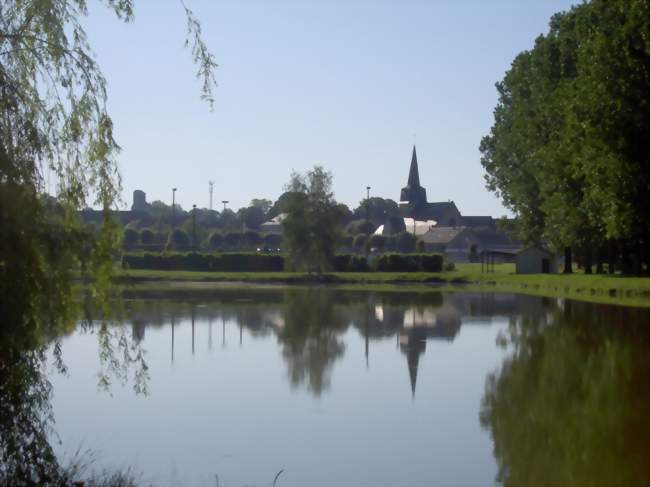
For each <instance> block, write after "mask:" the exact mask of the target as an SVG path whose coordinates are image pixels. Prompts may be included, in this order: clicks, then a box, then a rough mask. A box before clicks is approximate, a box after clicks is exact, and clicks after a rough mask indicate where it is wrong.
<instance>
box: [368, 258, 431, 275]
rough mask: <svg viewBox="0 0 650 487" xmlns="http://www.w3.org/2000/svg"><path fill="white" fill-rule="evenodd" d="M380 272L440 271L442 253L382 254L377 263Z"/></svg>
mask: <svg viewBox="0 0 650 487" xmlns="http://www.w3.org/2000/svg"><path fill="white" fill-rule="evenodd" d="M375 269H376V270H377V271H379V272H440V271H441V270H442V255H440V254H382V255H380V256H379V257H378V259H377V262H376V263H375Z"/></svg>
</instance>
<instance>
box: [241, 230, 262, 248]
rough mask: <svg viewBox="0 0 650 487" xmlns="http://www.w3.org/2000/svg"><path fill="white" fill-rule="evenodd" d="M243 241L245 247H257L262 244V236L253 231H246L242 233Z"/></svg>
mask: <svg viewBox="0 0 650 487" xmlns="http://www.w3.org/2000/svg"><path fill="white" fill-rule="evenodd" d="M243 240H244V245H245V246H246V247H257V246H258V245H259V244H261V243H262V236H261V235H260V234H259V233H257V232H255V231H253V230H248V231H247V232H246V233H244V235H243Z"/></svg>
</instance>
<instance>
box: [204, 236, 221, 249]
mask: <svg viewBox="0 0 650 487" xmlns="http://www.w3.org/2000/svg"><path fill="white" fill-rule="evenodd" d="M222 245H223V235H221V233H220V232H212V233H211V234H210V238H208V246H209V247H210V248H211V249H214V250H216V249H218V248H220V247H221V246H222Z"/></svg>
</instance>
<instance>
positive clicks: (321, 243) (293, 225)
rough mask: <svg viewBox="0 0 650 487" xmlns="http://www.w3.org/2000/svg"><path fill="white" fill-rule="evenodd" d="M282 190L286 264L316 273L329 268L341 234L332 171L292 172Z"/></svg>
mask: <svg viewBox="0 0 650 487" xmlns="http://www.w3.org/2000/svg"><path fill="white" fill-rule="evenodd" d="M286 191H287V193H288V194H289V196H288V197H287V204H286V207H285V210H286V213H287V217H286V218H285V219H284V220H283V221H282V226H283V229H284V243H285V247H286V250H287V252H288V264H289V267H290V268H292V269H306V270H309V271H310V272H311V271H316V272H318V273H319V274H320V273H322V272H323V271H324V270H327V269H330V268H331V266H332V262H333V259H334V253H335V251H336V247H337V243H338V241H339V238H340V235H341V229H340V217H341V215H340V212H339V208H338V206H337V203H336V201H335V200H334V194H333V193H332V174H331V173H330V172H328V171H325V169H323V168H322V167H321V166H314V168H313V169H312V170H310V171H308V172H307V173H306V174H304V175H301V174H298V173H296V172H294V173H293V174H291V179H290V181H289V183H288V184H287V186H286ZM287 193H285V194H287Z"/></svg>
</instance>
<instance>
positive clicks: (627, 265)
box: [621, 242, 632, 274]
mask: <svg viewBox="0 0 650 487" xmlns="http://www.w3.org/2000/svg"><path fill="white" fill-rule="evenodd" d="M621 271H622V272H623V274H632V260H631V259H630V247H629V245H628V244H627V242H621Z"/></svg>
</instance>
